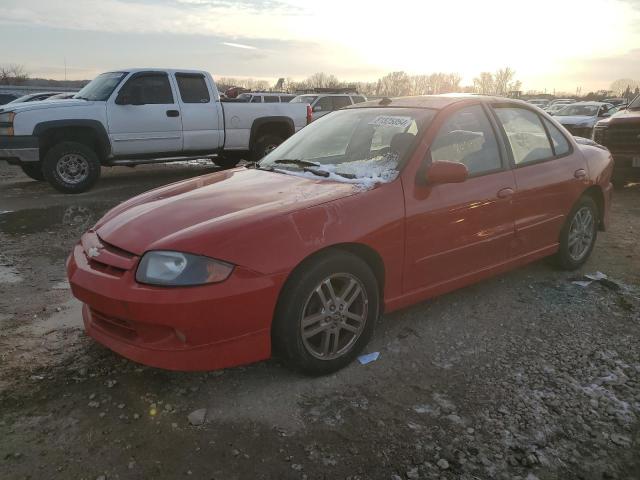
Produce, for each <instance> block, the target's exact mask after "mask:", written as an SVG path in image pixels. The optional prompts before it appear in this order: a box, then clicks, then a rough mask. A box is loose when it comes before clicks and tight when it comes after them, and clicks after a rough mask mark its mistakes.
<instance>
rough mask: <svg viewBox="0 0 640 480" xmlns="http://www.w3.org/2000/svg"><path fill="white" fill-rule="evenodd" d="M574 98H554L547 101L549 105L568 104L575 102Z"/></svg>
mask: <svg viewBox="0 0 640 480" xmlns="http://www.w3.org/2000/svg"><path fill="white" fill-rule="evenodd" d="M575 102H576V100H574V99H572V98H556V99H555V100H551V101H550V102H549V106H551V105H569V104H570V103H575Z"/></svg>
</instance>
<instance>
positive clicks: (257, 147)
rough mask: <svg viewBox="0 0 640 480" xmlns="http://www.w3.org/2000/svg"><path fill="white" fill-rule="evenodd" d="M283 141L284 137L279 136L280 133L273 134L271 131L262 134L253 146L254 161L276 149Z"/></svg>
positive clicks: (252, 155) (252, 156) (252, 157)
mask: <svg viewBox="0 0 640 480" xmlns="http://www.w3.org/2000/svg"><path fill="white" fill-rule="evenodd" d="M282 142H284V138H282V137H279V136H278V135H272V134H269V133H268V134H266V135H262V136H261V137H260V138H258V139H257V140H256V141H255V142H254V144H253V147H251V159H252V160H253V161H254V162H257V161H258V160H260V159H261V158H262V157H264V156H265V155H267V154H268V153H270V152H271V151H272V150H275V148H276V147H277V146H278V145H280V144H281V143H282Z"/></svg>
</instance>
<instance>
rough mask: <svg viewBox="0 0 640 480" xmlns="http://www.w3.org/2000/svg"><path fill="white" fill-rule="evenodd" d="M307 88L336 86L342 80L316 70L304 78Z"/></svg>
mask: <svg viewBox="0 0 640 480" xmlns="http://www.w3.org/2000/svg"><path fill="white" fill-rule="evenodd" d="M305 83H306V84H307V86H308V88H338V87H340V86H341V85H342V82H340V80H338V78H337V77H336V76H335V75H328V74H326V73H324V72H318V73H314V74H313V75H311V76H310V77H309V78H307V79H306V80H305Z"/></svg>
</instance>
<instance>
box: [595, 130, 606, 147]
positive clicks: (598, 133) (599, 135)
mask: <svg viewBox="0 0 640 480" xmlns="http://www.w3.org/2000/svg"><path fill="white" fill-rule="evenodd" d="M606 133H607V128H606V127H596V128H595V130H594V131H593V141H594V142H597V143H599V144H600V145H604V144H605V141H606V140H605V137H606Z"/></svg>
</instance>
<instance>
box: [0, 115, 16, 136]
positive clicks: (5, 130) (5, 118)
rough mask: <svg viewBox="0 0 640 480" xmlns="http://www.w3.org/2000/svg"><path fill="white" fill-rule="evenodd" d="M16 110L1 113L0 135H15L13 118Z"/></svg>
mask: <svg viewBox="0 0 640 480" xmlns="http://www.w3.org/2000/svg"><path fill="white" fill-rule="evenodd" d="M15 116H16V114H15V112H5V113H0V135H13V118H14V117H15Z"/></svg>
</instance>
